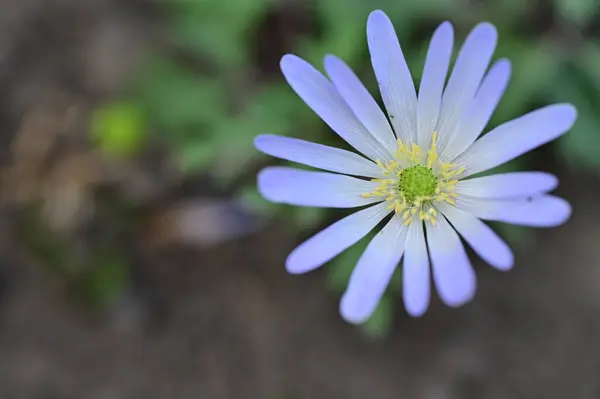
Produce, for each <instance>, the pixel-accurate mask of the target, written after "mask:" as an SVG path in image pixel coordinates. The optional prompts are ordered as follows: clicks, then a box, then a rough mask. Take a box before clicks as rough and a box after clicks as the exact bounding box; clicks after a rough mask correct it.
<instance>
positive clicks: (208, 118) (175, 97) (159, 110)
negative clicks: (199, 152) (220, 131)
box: [138, 57, 228, 143]
mask: <svg viewBox="0 0 600 399" xmlns="http://www.w3.org/2000/svg"><path fill="white" fill-rule="evenodd" d="M138 87H139V96H140V100H141V101H143V104H144V106H145V108H146V109H147V112H148V114H149V115H150V117H151V118H152V122H153V123H154V125H155V126H156V127H157V128H158V129H159V130H161V131H162V132H166V133H168V134H167V135H166V137H165V138H166V139H168V140H170V141H171V142H174V143H177V142H178V141H182V140H183V139H185V138H186V137H188V136H190V133H192V134H199V133H200V130H201V129H203V128H206V127H207V126H210V125H212V124H215V123H218V122H220V121H222V120H224V119H227V114H228V112H227V107H226V90H224V87H223V84H222V83H221V82H220V81H219V80H218V79H214V78H209V77H204V76H202V75H200V74H197V73H195V72H193V71H191V70H189V69H187V68H184V67H183V66H181V65H179V64H177V63H176V62H175V61H174V60H171V59H168V58H161V57H157V58H154V59H152V60H150V61H149V62H148V63H147V64H146V67H145V69H144V71H142V73H141V74H140V77H139V82H138Z"/></svg>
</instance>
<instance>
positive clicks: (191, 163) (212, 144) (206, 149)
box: [176, 140, 219, 173]
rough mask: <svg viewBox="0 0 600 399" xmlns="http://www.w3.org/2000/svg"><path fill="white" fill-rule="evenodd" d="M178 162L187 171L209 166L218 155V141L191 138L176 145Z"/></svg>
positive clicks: (190, 171)
mask: <svg viewBox="0 0 600 399" xmlns="http://www.w3.org/2000/svg"><path fill="white" fill-rule="evenodd" d="M176 150H177V154H178V157H177V159H178V163H179V165H180V167H181V168H182V169H183V170H184V171H185V172H186V173H193V172H196V171H200V170H204V169H207V168H209V167H210V166H211V165H212V163H213V162H214V160H215V157H217V156H218V150H219V149H218V148H217V143H216V141H214V140H198V141H192V140H189V143H182V145H181V146H177V147H176Z"/></svg>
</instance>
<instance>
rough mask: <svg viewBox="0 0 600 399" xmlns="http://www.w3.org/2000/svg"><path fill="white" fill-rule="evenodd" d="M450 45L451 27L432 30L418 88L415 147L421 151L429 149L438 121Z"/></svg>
mask: <svg viewBox="0 0 600 399" xmlns="http://www.w3.org/2000/svg"><path fill="white" fill-rule="evenodd" d="M453 45H454V30H453V29H452V24H451V23H450V22H444V23H442V24H441V25H440V26H439V27H438V28H437V29H436V30H435V32H434V33H433V36H432V38H431V42H430V44H429V49H428V50H427V57H426V58H425V67H424V68H423V77H422V78H421V84H420V86H419V101H418V104H417V125H418V137H417V144H418V145H419V146H421V147H422V148H427V147H429V145H430V143H429V142H430V140H431V135H432V133H433V131H434V130H435V127H436V124H437V121H438V116H439V114H440V107H441V104H442V92H443V91H444V84H445V83H446V76H447V75H448V66H449V65H450V58H451V57H452V47H453Z"/></svg>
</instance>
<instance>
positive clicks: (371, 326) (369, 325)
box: [360, 295, 394, 339]
mask: <svg viewBox="0 0 600 399" xmlns="http://www.w3.org/2000/svg"><path fill="white" fill-rule="evenodd" d="M393 312H394V304H393V301H392V299H391V298H390V297H389V296H388V295H384V296H383V297H382V298H381V300H380V301H379V304H378V305H377V308H376V309H375V312H373V314H372V315H371V317H370V318H369V319H368V320H367V321H365V322H364V323H363V324H361V325H360V329H361V331H362V332H363V333H364V334H365V335H367V336H368V337H369V338H373V339H382V338H385V337H386V336H387V335H388V334H389V332H390V330H391V327H392V319H393Z"/></svg>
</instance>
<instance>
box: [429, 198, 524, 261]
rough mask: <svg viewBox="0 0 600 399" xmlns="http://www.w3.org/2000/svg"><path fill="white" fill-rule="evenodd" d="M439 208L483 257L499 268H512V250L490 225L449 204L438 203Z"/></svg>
mask: <svg viewBox="0 0 600 399" xmlns="http://www.w3.org/2000/svg"><path fill="white" fill-rule="evenodd" d="M438 209H439V210H440V212H442V213H443V214H444V216H446V217H447V218H448V220H449V221H450V224H452V226H454V228H455V229H456V230H457V231H458V233H459V234H460V235H461V236H462V237H463V238H464V239H465V241H466V242H467V243H468V244H469V245H470V246H471V248H473V250H474V251H475V252H476V253H477V255H479V256H480V257H481V259H483V260H484V261H486V262H487V263H489V264H490V265H492V266H493V267H495V268H496V269H498V270H509V269H511V268H512V266H513V263H514V256H513V253H512V251H511V250H510V248H509V247H508V245H506V243H505V242H504V240H502V238H500V237H499V236H498V235H497V234H496V233H495V232H494V230H492V229H491V228H490V227H489V226H488V225H486V224H485V223H483V222H482V221H481V220H479V219H477V218H476V217H475V216H473V215H471V214H470V213H468V212H465V211H463V210H461V209H458V208H456V207H454V206H452V205H449V204H441V205H438Z"/></svg>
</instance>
